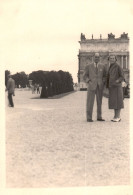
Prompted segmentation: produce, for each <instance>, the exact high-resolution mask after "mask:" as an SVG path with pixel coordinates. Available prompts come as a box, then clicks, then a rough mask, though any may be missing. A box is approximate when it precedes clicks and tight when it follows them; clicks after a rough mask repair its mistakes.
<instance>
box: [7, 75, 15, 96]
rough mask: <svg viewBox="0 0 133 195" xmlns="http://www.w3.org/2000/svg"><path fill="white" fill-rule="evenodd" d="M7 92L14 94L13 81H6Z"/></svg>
mask: <svg viewBox="0 0 133 195" xmlns="http://www.w3.org/2000/svg"><path fill="white" fill-rule="evenodd" d="M7 90H8V93H14V90H15V81H14V79H12V78H9V79H8V81H7Z"/></svg>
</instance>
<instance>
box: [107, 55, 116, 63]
mask: <svg viewBox="0 0 133 195" xmlns="http://www.w3.org/2000/svg"><path fill="white" fill-rule="evenodd" d="M110 56H115V61H117V58H116V55H113V54H112V55H110ZM110 56H108V60H109V58H110Z"/></svg>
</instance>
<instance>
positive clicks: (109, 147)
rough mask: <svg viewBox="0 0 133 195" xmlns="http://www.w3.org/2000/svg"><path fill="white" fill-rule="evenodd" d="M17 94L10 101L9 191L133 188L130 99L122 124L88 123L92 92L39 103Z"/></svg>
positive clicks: (24, 93) (105, 112)
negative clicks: (131, 178) (131, 175)
mask: <svg viewBox="0 0 133 195" xmlns="http://www.w3.org/2000/svg"><path fill="white" fill-rule="evenodd" d="M37 96H38V95H37V94H32V93H31V91H16V96H15V97H14V102H15V108H9V107H7V101H6V157H7V159H6V162H7V187H19V188H21V187H27V188H31V187H43V188H44V187H75V186H77V187H78V186H104V185H126V184H129V99H125V100H124V103H125V109H123V110H122V114H121V118H122V121H121V122H120V123H113V122H111V121H110V119H112V117H113V110H108V99H106V98H103V118H105V119H106V122H98V121H96V107H95V106H94V115H93V119H94V120H95V122H94V123H87V122H86V114H85V106H86V91H78V92H75V93H72V94H69V95H67V96H64V97H62V98H59V99H38V98H37Z"/></svg>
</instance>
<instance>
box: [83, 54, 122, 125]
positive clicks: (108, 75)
mask: <svg viewBox="0 0 133 195" xmlns="http://www.w3.org/2000/svg"><path fill="white" fill-rule="evenodd" d="M108 60H109V64H110V66H109V69H108V70H107V68H106V67H105V66H104V65H103V64H101V63H99V61H100V55H99V53H95V54H94V63H92V64H89V65H87V66H86V67H85V71H84V74H83V79H84V81H85V82H86V83H87V91H88V92H87V104H86V111H87V113H86V114H87V122H93V120H92V112H93V105H94V99H95V95H96V101H97V120H98V121H105V120H104V119H103V118H102V97H103V89H104V85H106V87H107V88H108V89H109V109H114V117H113V119H112V120H111V121H112V122H120V121H121V118H120V111H121V108H124V105H123V90H122V86H121V83H122V81H123V80H124V74H123V70H122V68H121V67H120V66H119V65H118V64H117V63H116V61H117V59H116V56H115V55H110V56H109V58H108Z"/></svg>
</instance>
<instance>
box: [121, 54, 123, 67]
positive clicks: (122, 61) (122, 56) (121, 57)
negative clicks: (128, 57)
mask: <svg viewBox="0 0 133 195" xmlns="http://www.w3.org/2000/svg"><path fill="white" fill-rule="evenodd" d="M121 68H123V56H121Z"/></svg>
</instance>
